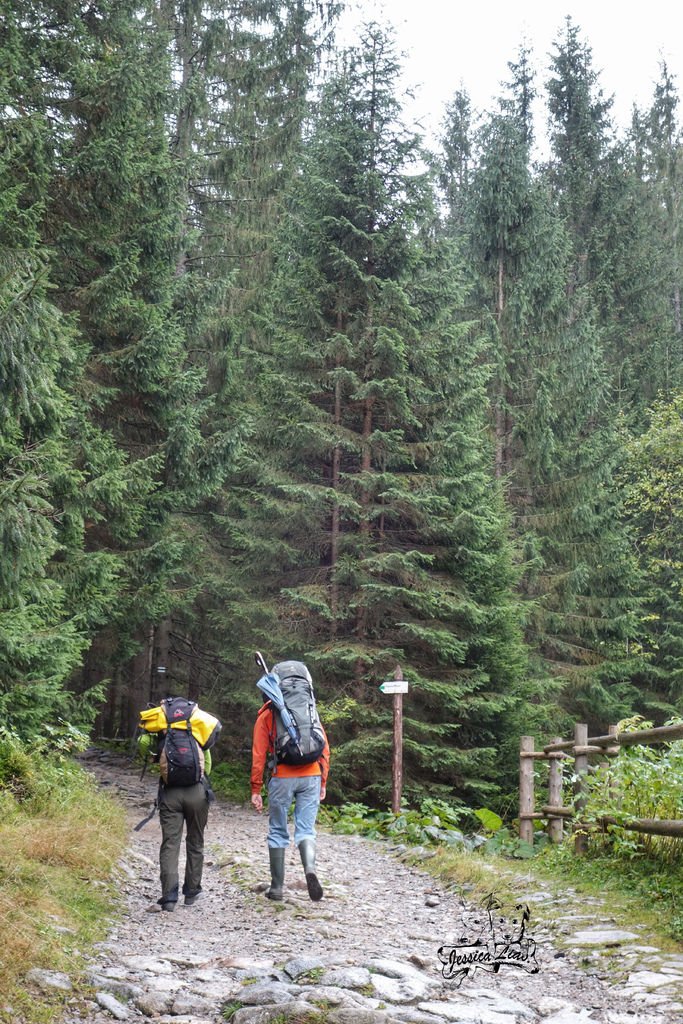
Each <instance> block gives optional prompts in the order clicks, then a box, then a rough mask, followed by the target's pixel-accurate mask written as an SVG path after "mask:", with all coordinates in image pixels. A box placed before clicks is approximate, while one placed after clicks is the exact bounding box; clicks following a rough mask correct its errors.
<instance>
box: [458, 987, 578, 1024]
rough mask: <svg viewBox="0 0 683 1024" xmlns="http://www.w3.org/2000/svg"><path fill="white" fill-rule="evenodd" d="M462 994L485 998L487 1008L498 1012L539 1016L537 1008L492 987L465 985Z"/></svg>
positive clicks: (469, 997)
mask: <svg viewBox="0 0 683 1024" xmlns="http://www.w3.org/2000/svg"><path fill="white" fill-rule="evenodd" d="M460 996H463V997H466V998H467V999H476V1000H478V1001H482V1000H483V1001H484V1006H485V1007H486V1009H488V1010H495V1011H496V1013H513V1014H516V1015H517V1016H518V1017H521V1018H524V1017H530V1018H531V1019H535V1018H536V1016H537V1014H536V1010H532V1009H531V1007H530V1006H526V1005H525V1004H524V1003H520V1002H519V1001H518V1000H517V999H510V998H509V997H508V996H504V995H500V994H499V993H498V992H494V991H493V990H492V989H485V988H468V987H466V986H464V985H463V986H462V988H459V989H458V997H460ZM558 1001H559V1000H558ZM567 1005H568V1004H566V1003H565V1004H563V1005H560V1006H554V1007H552V1009H554V1010H561V1009H564V1008H566V1006H567ZM539 1012H540V1010H539Z"/></svg>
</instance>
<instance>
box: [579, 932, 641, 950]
mask: <svg viewBox="0 0 683 1024" xmlns="http://www.w3.org/2000/svg"><path fill="white" fill-rule="evenodd" d="M637 938H638V936H637V935H636V934H634V932H626V931H622V930H621V929H619V928H583V929H582V930H581V931H578V932H574V934H573V935H570V936H569V938H568V939H567V942H568V943H571V944H573V945H575V946H621V945H622V944H623V943H624V942H633V941H634V940H635V939H637Z"/></svg>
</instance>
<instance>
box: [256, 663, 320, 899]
mask: <svg viewBox="0 0 683 1024" xmlns="http://www.w3.org/2000/svg"><path fill="white" fill-rule="evenodd" d="M256 660H257V663H258V664H259V665H260V667H261V668H262V669H263V671H264V675H263V676H262V677H261V679H259V681H258V683H257V684H256V685H257V686H258V688H259V689H260V690H261V692H262V693H263V695H264V704H263V706H262V707H261V708H260V710H259V712H258V714H257V716H256V722H255V724H254V734H253V745H252V761H251V802H252V805H253V806H254V808H255V809H256V810H257V811H258V812H259V814H260V813H261V812H262V811H263V797H262V795H261V790H262V787H263V777H264V772H265V769H266V764H267V765H268V768H269V771H270V779H269V782H268V838H267V842H268V856H269V861H270V886H269V888H268V889H267V890H266V896H267V897H268V899H271V900H281V899H282V898H283V890H284V880H285V855H286V852H287V847H288V846H289V842H290V835H289V826H288V815H289V809H290V807H291V805H292V803H294V843H295V845H296V846H297V847H298V849H299V855H300V856H301V862H302V865H303V869H304V874H305V877H306V887H307V889H308V895H309V896H310V898H311V899H312V900H320V899H322V895H323V890H322V886H321V885H320V881H319V880H318V876H317V873H316V831H315V823H316V818H317V816H318V807H319V806H320V801H321V800H324V799H325V790H326V785H327V774H328V771H329V766H330V747H329V744H328V742H327V736H326V735H325V730H324V729H323V727H322V724H321V722H320V718H319V716H318V712H317V708H316V703H315V696H314V693H313V680H312V679H311V674H310V672H309V671H308V669H307V668H306V666H305V665H304V663H303V662H301V661H282V662H279V663H278V664H277V665H275V666H274V667H273V668H272V669H271V671H270V672H268V669H267V667H266V664H265V662H264V661H263V658H262V657H261V655H260V654H258V653H257V655H256Z"/></svg>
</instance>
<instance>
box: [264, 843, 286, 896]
mask: <svg viewBox="0 0 683 1024" xmlns="http://www.w3.org/2000/svg"><path fill="white" fill-rule="evenodd" d="M286 852H287V851H286V850H280V849H278V847H275V846H269V847H268V856H269V858H270V886H269V888H268V889H266V896H267V897H268V899H269V900H281V899H282V890H283V888H284V884H285V854H286Z"/></svg>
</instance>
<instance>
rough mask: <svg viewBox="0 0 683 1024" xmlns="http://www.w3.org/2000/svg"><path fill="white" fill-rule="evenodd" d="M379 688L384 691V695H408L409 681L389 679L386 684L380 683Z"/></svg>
mask: <svg viewBox="0 0 683 1024" xmlns="http://www.w3.org/2000/svg"><path fill="white" fill-rule="evenodd" d="M379 688H380V690H381V691H382V693H407V692H408V680H407V679H388V680H387V681H386V683H380V684H379Z"/></svg>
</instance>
